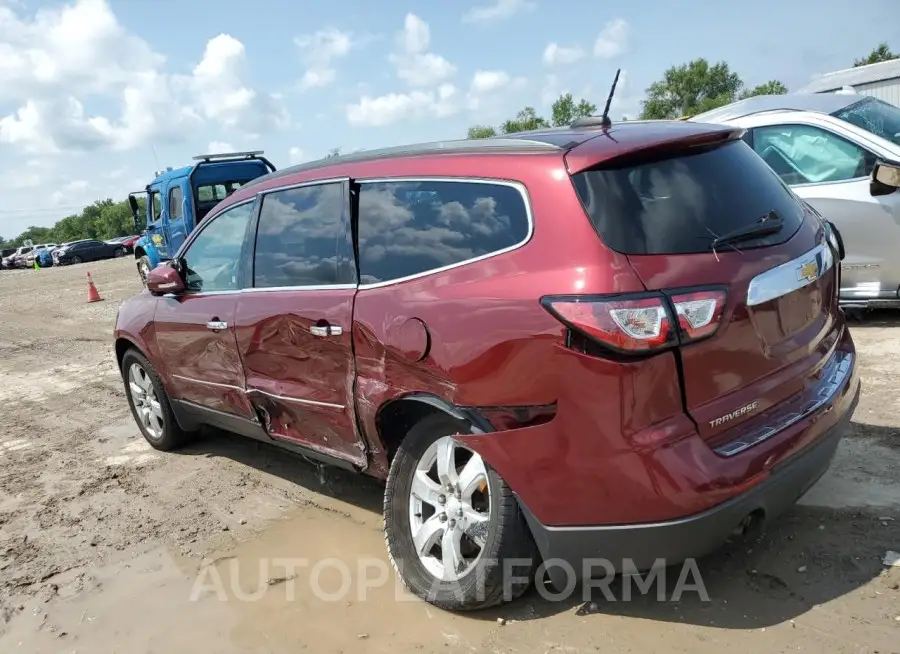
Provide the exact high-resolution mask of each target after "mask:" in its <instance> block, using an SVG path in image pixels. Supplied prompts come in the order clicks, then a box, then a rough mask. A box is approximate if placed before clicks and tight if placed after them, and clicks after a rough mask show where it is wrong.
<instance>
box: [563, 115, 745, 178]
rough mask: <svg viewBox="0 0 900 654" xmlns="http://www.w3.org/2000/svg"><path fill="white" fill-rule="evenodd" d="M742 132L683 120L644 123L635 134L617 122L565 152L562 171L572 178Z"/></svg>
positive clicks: (721, 140) (727, 138)
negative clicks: (605, 167)
mask: <svg viewBox="0 0 900 654" xmlns="http://www.w3.org/2000/svg"><path fill="white" fill-rule="evenodd" d="M745 131H746V130H745V129H744V128H742V127H737V128H736V127H728V126H724V125H710V124H701V123H691V122H687V121H678V122H675V121H660V123H659V126H658V127H656V128H654V127H651V126H650V125H648V124H647V123H644V124H643V125H642V126H641V130H640V131H637V130H632V128H631V127H630V126H628V124H627V123H618V124H615V125H613V127H612V128H610V129H608V130H603V132H602V133H601V134H598V135H597V136H596V137H594V138H592V139H590V140H587V141H584V142H583V143H581V144H579V145H577V146H575V147H574V148H572V149H571V150H569V151H568V152H567V153H566V157H565V159H566V168H567V169H568V171H569V174H570V175H575V174H577V173H580V172H583V171H585V170H590V169H591V168H596V167H598V166H600V165H603V164H610V163H613V162H616V163H619V162H620V160H621V159H625V158H627V159H631V158H642V157H646V156H648V155H656V154H664V153H665V152H666V151H667V150H670V151H683V150H687V149H690V148H692V147H697V146H707V145H715V144H717V143H727V142H729V141H737V140H738V139H740V138H741V137H742V136H743V135H744V132H745Z"/></svg>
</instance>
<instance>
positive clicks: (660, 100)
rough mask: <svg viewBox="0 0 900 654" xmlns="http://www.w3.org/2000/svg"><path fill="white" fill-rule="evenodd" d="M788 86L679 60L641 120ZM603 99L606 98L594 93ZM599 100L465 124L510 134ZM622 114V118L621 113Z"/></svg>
mask: <svg viewBox="0 0 900 654" xmlns="http://www.w3.org/2000/svg"><path fill="white" fill-rule="evenodd" d="M891 59H900V53H894V52H892V51H891V49H890V48H889V47H888V44H887V43H880V44H879V45H878V46H876V47H875V48H874V49H873V50H872V52H870V53H869V54H868V55H867V56H866V57H863V58H862V59H857V60H855V61H854V62H853V65H854V66H855V67H856V66H867V65H869V64H875V63H879V62H881V61H889V60H891ZM787 92H788V89H787V87H786V86H785V85H784V84H783V83H782V82H781V81H779V80H777V79H773V80H769V81H768V82H766V83H764V84H760V85H758V86H754V87H747V86H746V85H745V84H744V81H743V80H742V79H741V77H740V75H738V74H737V73H736V72H734V71H732V70H731V69H730V68H729V66H728V64H727V63H725V62H724V61H720V62H717V63H715V64H710V63H709V62H708V61H707V60H706V59H703V58H700V59H694V60H693V61H689V62H688V63H686V64H681V65H680V66H672V67H670V68H668V69H667V70H666V71H665V73H663V76H662V79H660V80H657V81H656V82H653V84H651V85H650V86H649V87H648V88H647V90H646V94H647V96H646V98H645V99H644V100H643V101H642V102H641V113H640V118H641V119H643V120H666V119H674V118H681V117H683V116H691V115H694V114H699V113H703V112H704V111H709V110H710V109H715V108H716V107H722V106H724V105H726V104H730V103H732V102H735V101H736V100H743V99H744V98H749V97H752V96H755V95H782V94H784V93H787ZM598 100H602V101H603V102H606V98H605V97H604V98H602V99H601V98H598ZM596 111H597V105H595V104H594V103H593V102H590V101H589V100H586V99H583V98H582V99H580V100H578V101H577V102H576V101H575V99H574V98H573V97H572V94H571V93H567V94H565V95H561V96H559V98H557V100H556V102H554V103H553V105H552V106H551V108H550V118H549V119H547V118H544V117H543V116H540V115H538V113H537V111H536V110H535V108H534V107H532V106H528V107H525V108H524V109H522V110H520V111H519V112H518V113H517V114H516V116H515V117H514V118H511V119H509V120H506V121H504V122H503V123H501V124H500V125H499V126H497V127H494V126H492V125H473V126H472V127H470V128H469V134H468V136H469V138H470V139H478V138H488V137H491V136H497V135H498V134H514V133H516V132H524V131H528V130H532V129H542V128H545V127H551V126H553V127H562V126H564V125H569V124H571V123H572V121H574V120H575V119H576V118H581V117H585V116H592V115H596ZM623 120H625V118H624V117H623Z"/></svg>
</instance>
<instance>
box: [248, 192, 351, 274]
mask: <svg viewBox="0 0 900 654" xmlns="http://www.w3.org/2000/svg"><path fill="white" fill-rule="evenodd" d="M347 204H348V203H347V202H346V201H345V198H344V185H343V184H342V183H329V184H316V185H311V186H302V187H298V188H292V189H286V190H284V191H275V192H273V193H268V194H266V195H265V196H264V197H263V202H262V208H261V209H260V213H259V228H258V229H257V234H256V250H255V253H254V258H253V280H254V286H255V287H257V288H276V287H282V286H324V285H334V284H355V283H356V267H355V264H354V263H353V261H354V259H353V244H352V243H353V242H352V237H351V231H350V225H349V218H348V215H347V211H345V206H346V205H347Z"/></svg>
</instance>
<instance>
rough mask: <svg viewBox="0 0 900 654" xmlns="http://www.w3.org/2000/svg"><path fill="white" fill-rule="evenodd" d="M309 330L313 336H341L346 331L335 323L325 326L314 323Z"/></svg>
mask: <svg viewBox="0 0 900 654" xmlns="http://www.w3.org/2000/svg"><path fill="white" fill-rule="evenodd" d="M309 332H310V333H311V334H312V335H313V336H323V337H324V336H340V335H341V334H343V333H344V330H343V329H341V328H340V327H335V326H333V325H326V326H325V327H320V326H319V325H313V326H312V327H310V328H309Z"/></svg>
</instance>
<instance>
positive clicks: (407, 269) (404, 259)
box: [359, 180, 530, 284]
mask: <svg viewBox="0 0 900 654" xmlns="http://www.w3.org/2000/svg"><path fill="white" fill-rule="evenodd" d="M529 229H530V223H529V219H528V209H527V207H526V204H525V198H524V197H523V195H522V193H521V192H519V190H518V189H516V188H515V187H513V186H509V185H506V184H500V183H481V182H475V181H464V180H459V181H437V180H435V181H430V180H423V181H397V182H377V183H371V184H366V183H364V184H362V186H361V190H360V199H359V260H360V271H359V274H360V282H361V283H363V284H374V283H378V282H385V281H390V280H395V279H402V278H405V277H410V276H412V275H418V274H421V273H425V272H429V271H432V270H437V269H440V268H444V267H446V266H451V265H454V264H459V263H463V262H465V261H468V260H471V259H475V258H478V257H482V256H485V255H488V254H493V253H496V252H500V251H502V250H506V249H508V248H511V247H513V246H516V245H518V244H520V243H522V242H523V241H524V240H525V239H526V238H528V235H529Z"/></svg>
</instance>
